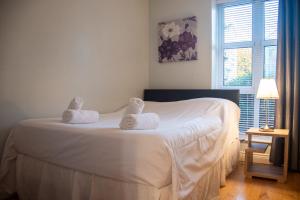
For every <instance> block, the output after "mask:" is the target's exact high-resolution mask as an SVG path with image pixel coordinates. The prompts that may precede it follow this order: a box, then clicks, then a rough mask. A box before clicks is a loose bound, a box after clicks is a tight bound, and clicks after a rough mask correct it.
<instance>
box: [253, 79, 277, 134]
mask: <svg viewBox="0 0 300 200" xmlns="http://www.w3.org/2000/svg"><path fill="white" fill-rule="evenodd" d="M256 98H257V99H264V100H265V109H266V124H265V126H264V127H263V128H260V129H259V130H260V131H264V132H272V131H274V129H272V128H270V127H269V126H268V121H269V111H268V103H269V102H268V101H269V100H270V99H279V95H278V90H277V86H276V83H275V80H274V79H261V80H260V82H259V86H258V90H257V94H256Z"/></svg>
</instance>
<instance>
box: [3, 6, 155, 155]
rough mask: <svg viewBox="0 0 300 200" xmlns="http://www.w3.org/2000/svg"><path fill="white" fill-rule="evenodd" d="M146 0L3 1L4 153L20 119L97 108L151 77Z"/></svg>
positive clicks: (122, 99) (109, 106)
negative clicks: (71, 106)
mask: <svg viewBox="0 0 300 200" xmlns="http://www.w3.org/2000/svg"><path fill="white" fill-rule="evenodd" d="M148 4H149V3H148V0H122V1H120V0H98V1H97V0H72V1H70V0H39V1H36V0H1V1H0V153H1V149H2V147H3V143H4V141H5V138H6V136H7V133H8V131H9V129H10V128H11V127H12V126H13V125H14V124H15V123H16V122H17V121H19V120H21V119H26V118H32V117H54V116H59V115H61V113H62V111H63V110H64V109H65V108H66V106H67V104H68V103H69V100H70V99H71V98H72V97H73V96H75V95H80V96H82V97H83V98H84V99H85V105H86V106H85V108H89V109H97V110H99V111H100V112H106V111H112V110H114V109H116V108H118V107H120V106H122V105H124V104H125V103H126V102H127V100H128V98H129V97H131V96H141V95H142V91H143V89H144V88H147V87H148V85H149V73H148V71H149V67H148V66H149V34H148V33H149V28H148V27H149V24H148V21H149V11H148V10H149V5H148Z"/></svg>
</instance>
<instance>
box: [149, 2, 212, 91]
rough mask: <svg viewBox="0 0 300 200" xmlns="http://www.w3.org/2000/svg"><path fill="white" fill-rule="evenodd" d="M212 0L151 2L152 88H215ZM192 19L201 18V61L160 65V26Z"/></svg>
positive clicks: (199, 19)
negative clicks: (166, 22) (183, 19)
mask: <svg viewBox="0 0 300 200" xmlns="http://www.w3.org/2000/svg"><path fill="white" fill-rule="evenodd" d="M213 8H214V3H213V1H212V0H150V87H151V88H172V89H174V88H179V89H184V88H187V89H193V88H196V89H200V88H211V87H212V84H211V82H212V66H211V65H212V64H211V63H212V21H213V20H214V19H213V18H212V10H213ZM189 16H197V19H198V27H197V29H198V34H197V36H198V60H197V61H189V62H177V63H167V64H166V63H163V64H160V63H158V50H157V49H158V23H159V22H162V21H169V20H173V19H180V18H184V17H189Z"/></svg>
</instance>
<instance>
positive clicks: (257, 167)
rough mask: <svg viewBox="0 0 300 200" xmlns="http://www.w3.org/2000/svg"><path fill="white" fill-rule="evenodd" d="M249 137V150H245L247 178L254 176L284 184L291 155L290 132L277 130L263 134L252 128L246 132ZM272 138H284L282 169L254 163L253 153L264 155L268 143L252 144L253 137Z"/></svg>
mask: <svg viewBox="0 0 300 200" xmlns="http://www.w3.org/2000/svg"><path fill="white" fill-rule="evenodd" d="M246 134H247V135H248V148H247V149H246V150H245V175H246V177H247V178H252V176H256V177H262V178H270V179H275V180H278V181H279V182H281V183H283V182H285V181H286V178H287V170H288V153H289V148H288V147H289V130H288V129H275V130H274V132H262V131H259V129H258V128H250V129H249V130H248V131H246ZM253 135H256V136H272V137H283V138H284V163H283V166H282V167H277V166H273V165H265V164H258V163H253V152H257V153H264V152H265V151H266V149H267V147H268V144H267V143H256V142H252V136H253Z"/></svg>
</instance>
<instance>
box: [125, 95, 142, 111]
mask: <svg viewBox="0 0 300 200" xmlns="http://www.w3.org/2000/svg"><path fill="white" fill-rule="evenodd" d="M144 105H145V104H144V101H143V100H142V99H140V98H135V97H134V98H130V99H129V103H128V106H127V109H126V111H125V115H128V114H140V113H142V112H143V109H144Z"/></svg>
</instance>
